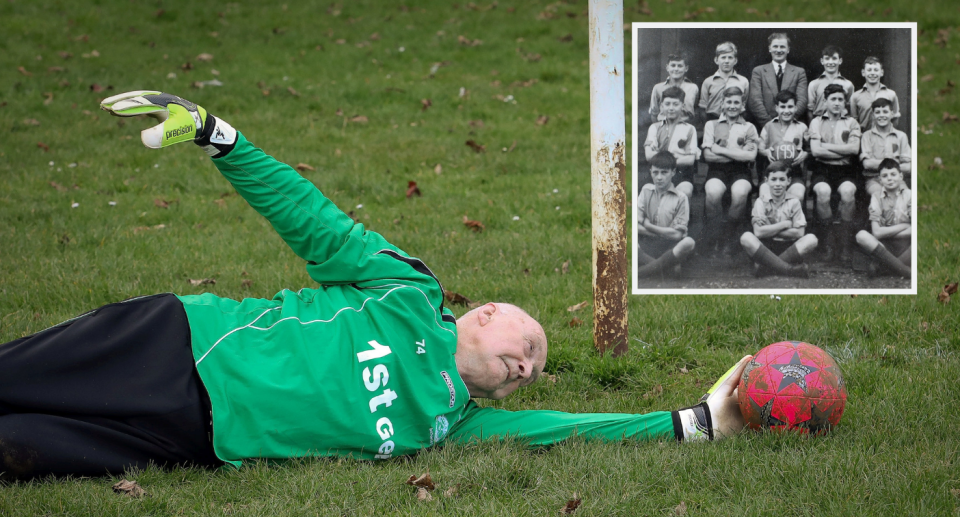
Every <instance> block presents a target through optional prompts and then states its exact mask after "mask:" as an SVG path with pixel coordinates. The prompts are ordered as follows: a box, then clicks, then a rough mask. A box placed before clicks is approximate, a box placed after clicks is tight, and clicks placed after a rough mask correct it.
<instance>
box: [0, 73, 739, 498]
mask: <svg viewBox="0 0 960 517" xmlns="http://www.w3.org/2000/svg"><path fill="white" fill-rule="evenodd" d="M101 108H102V109H104V110H107V111H109V112H110V113H112V114H113V115H117V116H134V115H141V114H148V115H152V116H155V117H156V118H158V119H160V120H161V121H162V123H161V124H160V125H158V126H155V127H152V128H150V129H147V130H145V131H143V133H142V140H143V143H144V144H145V145H146V146H147V147H151V148H161V147H167V146H169V145H172V144H176V143H179V142H186V141H193V142H194V143H196V144H197V145H199V146H200V147H201V148H203V149H204V150H205V151H206V152H207V154H209V155H210V156H211V157H212V158H213V163H214V164H215V165H216V166H217V168H218V169H219V170H220V172H221V173H222V174H223V175H224V176H225V177H226V178H227V179H228V180H229V181H230V182H231V183H232V184H233V185H234V187H235V188H236V189H237V191H238V192H239V193H240V195H241V196H243V198H244V199H246V200H247V202H248V203H250V205H251V206H252V207H253V208H254V209H256V210H257V212H259V213H260V214H261V215H263V216H264V217H266V218H267V220H269V221H270V224H272V225H273V227H274V229H276V231H277V232H278V233H279V234H280V236H281V237H283V239H284V241H286V243H287V244H288V245H289V246H290V247H291V248H292V249H293V251H294V252H296V254H297V255H298V256H300V257H301V258H303V260H305V261H306V263H307V265H306V267H307V271H308V272H309V274H310V277H311V278H313V279H314V280H315V281H316V282H317V283H318V284H320V286H318V288H316V289H309V288H305V289H301V290H300V291H297V292H293V291H289V290H286V289H284V290H282V291H280V292H279V293H277V294H276V296H274V297H273V299H270V300H265V299H245V300H243V301H236V300H229V299H225V298H220V297H217V296H214V295H212V294H202V295H189V296H175V295H173V294H161V295H155V296H143V297H139V298H133V299H131V300H127V301H124V302H120V303H115V304H110V305H106V306H104V307H101V308H99V309H96V310H93V311H91V312H88V313H86V314H84V315H82V316H79V317H77V318H74V319H72V320H69V321H66V322H64V323H61V324H59V325H56V326H54V327H51V328H49V329H46V330H43V331H41V332H39V333H37V334H34V335H32V336H27V337H24V338H21V339H17V340H15V341H11V342H9V343H6V344H3V345H0V471H2V472H3V474H2V477H4V478H8V479H14V478H30V477H36V476H41V475H46V474H80V475H103V474H108V473H120V472H122V471H123V470H124V469H127V468H130V467H145V466H147V465H148V464H149V463H155V464H158V465H177V464H194V465H202V466H211V467H212V466H218V465H222V464H223V463H224V462H226V463H229V464H232V465H234V466H239V465H240V464H241V461H242V460H244V459H247V458H292V457H303V456H349V457H353V458H357V459H389V458H392V457H395V456H399V455H404V454H411V453H415V452H416V451H418V450H420V449H423V448H426V447H430V446H433V445H437V444H443V443H449V442H456V443H464V442H470V441H473V440H486V439H491V438H501V437H506V436H518V437H520V438H521V439H523V440H525V441H527V442H529V443H530V444H531V445H532V446H539V445H547V444H553V443H557V442H560V441H563V440H565V439H567V438H569V437H571V436H574V435H580V436H585V437H588V438H591V439H605V440H621V439H624V438H632V439H639V440H665V439H677V440H702V439H712V438H714V437H720V436H724V435H729V434H732V433H735V432H737V431H739V430H740V429H742V427H743V420H742V417H741V416H740V412H739V409H738V406H737V399H736V396H735V395H734V394H733V392H734V388H735V386H736V382H737V381H738V379H739V377H740V374H741V372H742V371H743V368H744V366H745V365H746V362H747V359H749V356H748V357H745V358H744V359H743V360H741V361H740V362H739V363H737V366H735V367H734V368H731V370H730V371H729V372H727V374H726V375H724V377H723V378H722V379H721V382H718V384H717V386H716V387H715V389H713V390H711V394H710V395H709V396H706V397H705V401H704V402H703V403H701V404H699V405H697V406H693V407H692V408H686V409H681V410H679V411H673V412H668V411H663V412H655V413H650V414H646V415H632V414H569V413H560V412H554V411H516V412H511V411H504V410H498V409H492V408H481V407H480V406H478V405H477V404H476V403H475V402H473V401H471V398H492V399H500V398H503V397H506V396H507V395H509V394H510V393H512V392H513V391H514V390H516V389H517V388H518V387H520V386H526V385H528V384H530V383H532V382H534V381H535V380H536V379H537V376H538V375H540V373H541V371H542V370H543V366H544V362H545V360H546V355H547V339H546V336H545V335H544V332H543V329H542V328H541V326H540V325H539V324H538V323H537V322H536V321H535V320H534V319H533V318H531V317H530V316H529V315H528V314H527V313H525V312H524V311H523V310H521V309H520V308H518V307H515V306H512V305H509V304H505V303H488V304H486V305H483V306H482V307H478V308H476V309H474V310H472V311H470V312H468V313H467V314H465V315H464V316H463V317H461V318H460V319H459V320H458V319H456V318H454V316H453V313H452V312H450V310H449V309H447V308H445V307H444V306H443V288H442V287H441V285H440V282H439V281H438V280H437V278H436V277H435V276H434V274H433V273H432V272H431V271H430V269H429V268H427V266H426V265H424V264H423V262H421V261H420V260H419V259H417V258H414V257H411V256H409V255H407V254H406V253H404V252H403V251H401V250H400V249H398V248H397V247H395V246H393V245H391V244H390V243H389V242H387V241H386V240H385V239H384V238H383V237H382V236H380V235H379V234H377V233H374V232H368V231H365V230H364V228H363V225H361V224H355V223H354V221H353V220H352V219H350V218H349V217H348V216H347V215H346V214H344V213H343V212H341V211H340V210H339V209H337V207H335V206H334V205H333V204H332V203H331V202H330V201H329V200H327V199H326V198H325V197H324V196H323V195H322V194H321V193H320V191H319V190H317V189H316V187H314V185H313V184H312V183H310V182H309V181H307V180H306V179H304V178H302V177H301V176H300V175H299V174H297V173H296V172H295V171H294V170H293V169H291V168H290V167H288V166H287V165H284V164H282V163H280V162H278V161H276V160H274V159H273V158H271V157H270V156H268V155H267V154H265V153H264V152H263V151H261V150H260V149H258V148H256V147H254V146H253V145H252V144H251V143H250V142H248V141H247V140H246V139H245V138H244V137H243V135H242V134H240V133H238V132H237V131H236V130H235V129H234V128H233V127H231V126H230V125H229V124H227V123H226V122H224V121H222V120H220V119H219V118H217V117H214V116H212V115H210V114H209V113H207V112H206V110H204V109H203V108H201V107H199V106H197V105H195V104H193V103H191V102H189V101H186V100H184V99H181V98H179V97H176V96H173V95H169V94H165V93H160V92H147V91H140V92H129V93H125V94H122V95H117V96H115V97H111V98H109V99H106V100H104V101H103V103H102V104H101Z"/></svg>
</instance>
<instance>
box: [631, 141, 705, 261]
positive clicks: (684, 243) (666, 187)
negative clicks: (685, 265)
mask: <svg viewBox="0 0 960 517" xmlns="http://www.w3.org/2000/svg"><path fill="white" fill-rule="evenodd" d="M676 170H677V160H676V158H674V157H673V154H671V153H669V152H667V151H660V152H658V153H657V154H655V155H653V156H652V157H651V158H650V177H651V178H652V179H653V183H652V184H651V183H647V184H646V185H644V186H643V188H642V189H640V196H639V198H638V199H637V263H638V266H639V267H638V269H637V277H638V278H643V277H647V276H651V275H655V274H658V273H659V274H662V273H664V272H666V271H668V270H669V269H670V268H672V267H673V266H674V265H675V264H677V263H679V262H680V260H682V259H683V258H684V257H686V256H687V255H689V254H690V253H691V252H693V247H694V241H693V239H692V238H690V237H687V223H688V222H689V220H690V204H689V202H688V201H687V196H686V195H684V194H683V193H682V192H679V191H678V190H677V189H676V188H674V186H673V176H674V174H675V173H676ZM654 257H656V258H654Z"/></svg>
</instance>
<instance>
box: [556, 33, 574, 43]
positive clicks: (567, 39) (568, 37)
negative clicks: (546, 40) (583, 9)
mask: <svg viewBox="0 0 960 517" xmlns="http://www.w3.org/2000/svg"><path fill="white" fill-rule="evenodd" d="M557 41H559V42H560V43H570V42H571V41H573V34H567V35H566V36H560V37H559V38H557Z"/></svg>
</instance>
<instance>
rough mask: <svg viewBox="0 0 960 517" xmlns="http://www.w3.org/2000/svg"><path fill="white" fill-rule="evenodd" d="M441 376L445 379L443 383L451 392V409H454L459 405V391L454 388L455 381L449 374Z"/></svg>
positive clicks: (442, 373) (444, 373)
mask: <svg viewBox="0 0 960 517" xmlns="http://www.w3.org/2000/svg"><path fill="white" fill-rule="evenodd" d="M440 376H441V377H443V382H445V383H447V389H448V390H450V407H451V408H453V406H454V405H455V404H456V403H457V390H456V388H454V387H453V380H452V379H451V378H450V374H448V373H447V372H440Z"/></svg>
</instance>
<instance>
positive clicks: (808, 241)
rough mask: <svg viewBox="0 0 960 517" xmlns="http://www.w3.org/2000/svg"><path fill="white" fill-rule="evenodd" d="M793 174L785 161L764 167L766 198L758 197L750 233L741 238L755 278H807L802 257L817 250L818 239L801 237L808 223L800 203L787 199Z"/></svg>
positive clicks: (809, 236)
mask: <svg viewBox="0 0 960 517" xmlns="http://www.w3.org/2000/svg"><path fill="white" fill-rule="evenodd" d="M793 171H794V169H793V168H792V167H791V165H790V162H788V161H778V162H772V163H771V164H770V165H769V166H767V169H766V170H765V171H764V175H765V176H766V181H765V182H764V184H766V185H767V187H768V189H769V194H763V193H761V194H760V197H758V198H757V201H756V203H755V204H754V205H753V213H752V214H751V215H752V223H753V231H752V232H746V233H744V234H743V235H742V236H740V245H741V246H743V249H744V251H746V252H747V255H749V256H750V258H751V259H752V260H753V261H754V262H755V263H756V264H757V276H764V275H767V274H779V275H789V276H799V277H804V278H805V277H807V275H808V272H807V266H806V264H803V256H804V255H806V254H808V253H809V252H811V251H813V250H814V249H815V248H816V247H817V238H816V236H814V235H813V234H809V235H804V232H805V230H806V226H807V220H806V218H804V216H803V209H802V208H801V206H800V201H799V200H797V199H796V198H792V197H787V187H788V186H789V185H790V177H791V176H792V175H793Z"/></svg>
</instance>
